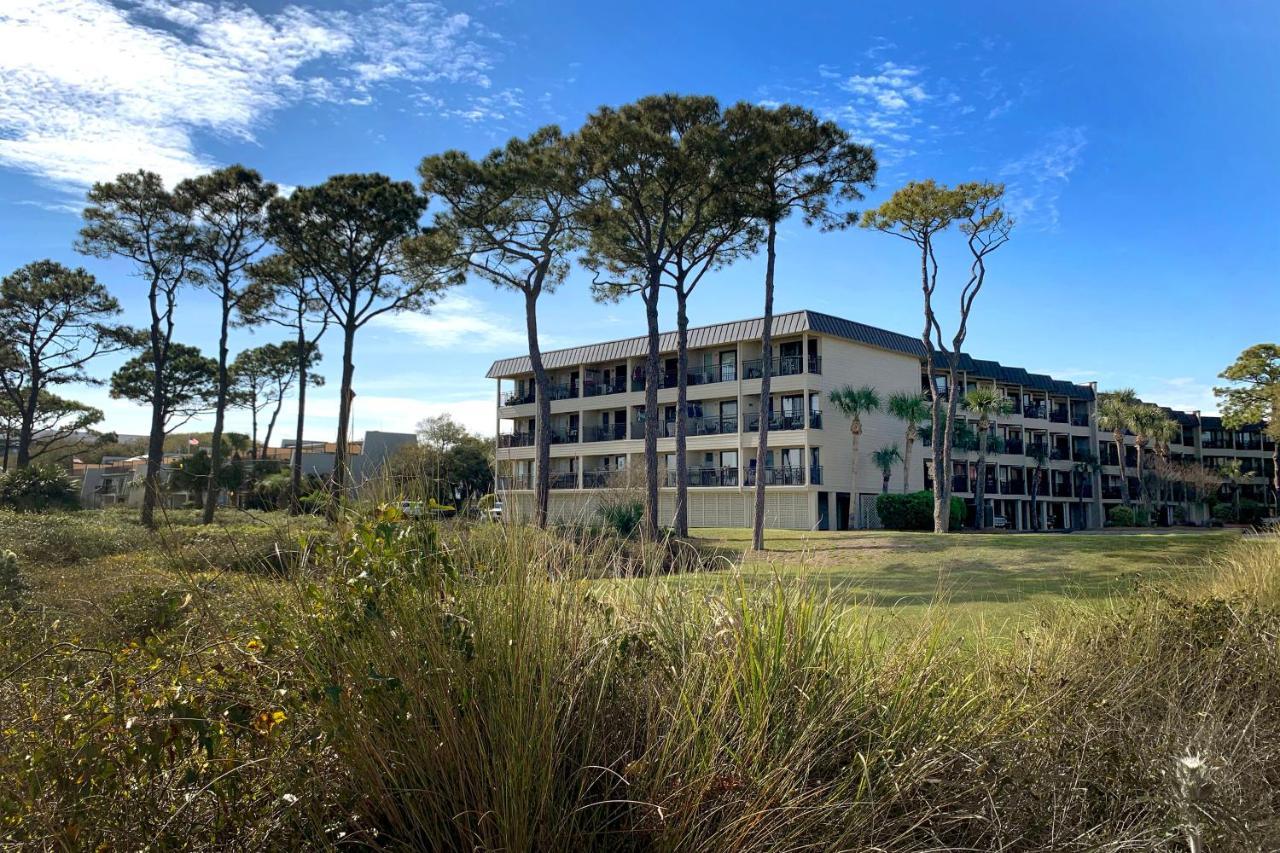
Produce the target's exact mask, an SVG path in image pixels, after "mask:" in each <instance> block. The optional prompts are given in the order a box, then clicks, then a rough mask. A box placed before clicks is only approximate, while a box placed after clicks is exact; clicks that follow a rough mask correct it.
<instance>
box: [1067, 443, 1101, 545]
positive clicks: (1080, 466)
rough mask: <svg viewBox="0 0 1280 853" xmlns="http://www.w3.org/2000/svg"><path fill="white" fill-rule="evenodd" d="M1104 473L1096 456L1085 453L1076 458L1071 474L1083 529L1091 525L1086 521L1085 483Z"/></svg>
mask: <svg viewBox="0 0 1280 853" xmlns="http://www.w3.org/2000/svg"><path fill="white" fill-rule="evenodd" d="M1101 472H1102V463H1101V462H1099V461H1098V457H1097V455H1096V454H1093V453H1090V452H1088V451H1085V452H1084V453H1081V454H1079V455H1077V456H1076V462H1075V464H1074V465H1072V466H1071V473H1072V475H1073V476H1074V477H1075V487H1076V500H1077V501H1078V502H1079V504H1080V525H1081V528H1084V527H1088V526H1089V524H1088V522H1087V521H1086V520H1085V511H1084V483H1085V481H1086V480H1088V481H1090V482H1092V481H1093V478H1094V476H1095V475H1096V474H1099V473H1101Z"/></svg>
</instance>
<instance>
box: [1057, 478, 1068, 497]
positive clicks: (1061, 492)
mask: <svg viewBox="0 0 1280 853" xmlns="http://www.w3.org/2000/svg"><path fill="white" fill-rule="evenodd" d="M1053 496H1054V497H1055V498H1069V497H1071V483H1070V481H1058V482H1055V483H1054V484H1053Z"/></svg>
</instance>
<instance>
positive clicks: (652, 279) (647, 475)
mask: <svg viewBox="0 0 1280 853" xmlns="http://www.w3.org/2000/svg"><path fill="white" fill-rule="evenodd" d="M661 275H662V270H661V269H660V268H658V267H656V266H655V267H653V268H651V269H650V270H649V280H648V282H647V283H646V285H645V292H644V311H645V321H646V325H647V334H648V341H647V343H648V348H647V351H646V353H645V361H644V412H645V417H644V467H645V471H644V485H645V533H647V534H648V535H649V536H650V537H652V538H655V539H656V538H657V536H658V425H659V423H660V421H659V413H658V344H659V332H658V296H659V295H660V294H661V292H662V291H661Z"/></svg>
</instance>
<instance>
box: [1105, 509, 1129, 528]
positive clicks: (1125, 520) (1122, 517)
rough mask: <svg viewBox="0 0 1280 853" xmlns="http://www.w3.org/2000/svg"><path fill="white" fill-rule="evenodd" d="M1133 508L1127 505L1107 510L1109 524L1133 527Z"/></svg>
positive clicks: (1111, 525)
mask: <svg viewBox="0 0 1280 853" xmlns="http://www.w3.org/2000/svg"><path fill="white" fill-rule="evenodd" d="M1134 521H1135V518H1134V515H1133V510H1131V509H1129V507H1127V506H1113V507H1112V508H1111V509H1109V510H1107V525H1108V526H1110V527H1133V525H1134Z"/></svg>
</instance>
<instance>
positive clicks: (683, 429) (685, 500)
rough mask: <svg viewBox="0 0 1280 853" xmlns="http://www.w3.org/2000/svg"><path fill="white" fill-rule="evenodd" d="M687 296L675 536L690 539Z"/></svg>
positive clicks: (681, 302)
mask: <svg viewBox="0 0 1280 853" xmlns="http://www.w3.org/2000/svg"><path fill="white" fill-rule="evenodd" d="M687 300H688V296H687V294H686V293H685V292H684V291H683V290H677V291H676V370H677V371H678V375H677V377H676V517H675V529H676V535H677V536H681V537H684V538H686V539H687V538H688V536H689V460H688V459H686V458H685V448H686V447H687V445H688V429H689V421H688V415H689V413H688V407H689V315H688V312H687V308H688V305H687Z"/></svg>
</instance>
